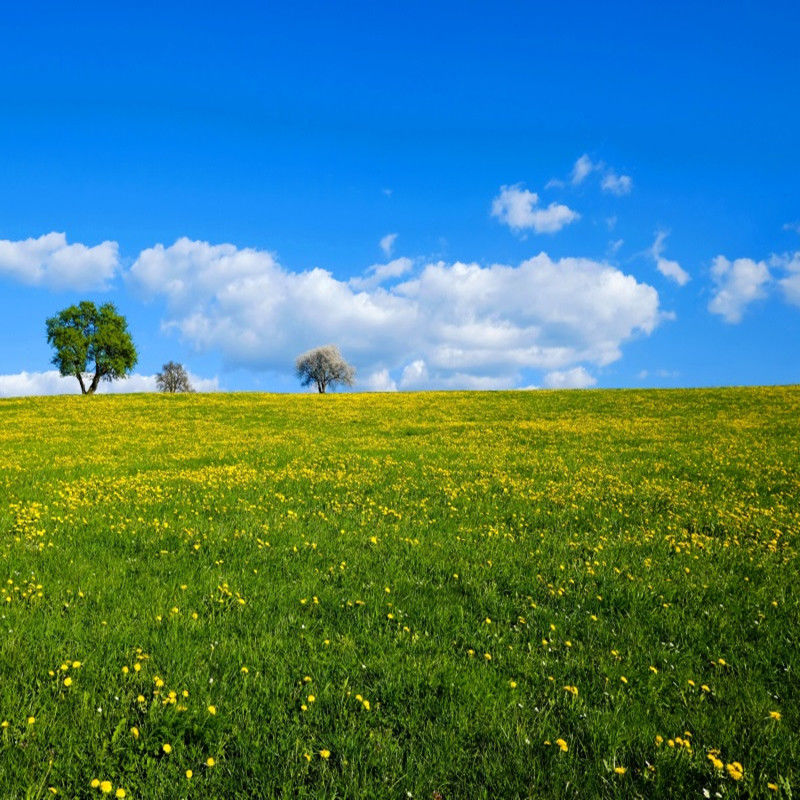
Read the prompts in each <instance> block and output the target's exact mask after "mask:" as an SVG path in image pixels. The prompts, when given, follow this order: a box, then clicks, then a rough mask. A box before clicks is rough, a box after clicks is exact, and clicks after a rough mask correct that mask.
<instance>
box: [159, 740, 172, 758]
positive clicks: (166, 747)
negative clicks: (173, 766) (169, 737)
mask: <svg viewBox="0 0 800 800" xmlns="http://www.w3.org/2000/svg"><path fill="white" fill-rule="evenodd" d="M161 749H162V750H163V751H164V752H165V753H166V754H167V755H169V754H170V753H171V752H172V745H171V744H170V743H169V742H165V743H164V744H162V745H161Z"/></svg>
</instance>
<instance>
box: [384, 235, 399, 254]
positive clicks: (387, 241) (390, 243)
mask: <svg viewBox="0 0 800 800" xmlns="http://www.w3.org/2000/svg"><path fill="white" fill-rule="evenodd" d="M396 240H397V234H396V233H387V234H386V236H384V237H383V238H382V239H381V241H380V245H381V250H383V252H384V254H385V255H386V258H389V257H390V256H391V255H392V250H393V249H394V243H395V241H396Z"/></svg>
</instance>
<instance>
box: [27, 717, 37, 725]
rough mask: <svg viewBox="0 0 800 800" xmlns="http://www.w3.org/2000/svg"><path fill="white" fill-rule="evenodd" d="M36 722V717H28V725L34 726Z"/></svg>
mask: <svg viewBox="0 0 800 800" xmlns="http://www.w3.org/2000/svg"><path fill="white" fill-rule="evenodd" d="M34 722H36V717H28V725H33V723H34Z"/></svg>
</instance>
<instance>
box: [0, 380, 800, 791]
mask: <svg viewBox="0 0 800 800" xmlns="http://www.w3.org/2000/svg"><path fill="white" fill-rule="evenodd" d="M798 453H800V389H799V388H797V387H788V388H770V389H724V390H702V391H700V390H698V391H669V392H655V391H624V392H623V391H620V392H608V391H592V392H517V393H513V392H509V393H451V394H445V393H430V394H412V395H394V396H392V395H340V396H321V397H320V396H313V395H303V396H283V397H281V396H269V395H207V396H202V395H195V396H175V397H163V396H145V395H141V396H128V397H122V396H116V397H92V398H83V397H68V398H40V399H23V400H7V401H2V402H0V495H2V504H0V581H2V583H3V591H2V592H0V606H2V607H1V608H0V625H2V631H3V636H2V638H0V678H2V680H0V720H5V722H7V723H8V724H7V726H5V727H3V728H2V730H0V797H2V798H17V797H20V798H22V797H26V798H27V797H30V798H36V797H48V796H51V787H52V790H53V791H54V792H57V796H59V797H68V798H73V797H74V798H86V797H101V796H103V794H102V790H101V789H100V788H93V787H92V785H91V783H92V780H93V779H96V780H97V781H105V780H107V781H110V783H111V786H112V788H113V791H112V792H111V795H110V796H112V797H113V796H114V792H115V791H116V790H117V788H119V787H122V788H124V790H125V792H126V795H127V797H135V798H183V797H197V798H210V797H215V798H223V797H225V798H229V797H230V798H234V797H239V798H249V797H292V798H294V797H314V798H334V797H336V798H395V797H396V798H407V797H409V796H411V797H413V798H426V799H427V800H431V798H434V797H437V796H441V797H443V798H445V800H451V799H452V798H470V799H473V798H516V797H531V798H542V797H547V798H550V797H553V798H573V797H574V798H587V797H604V798H606V797H607V798H612V797H619V798H629V797H643V798H675V797H698V796H703V792H704V791H707V792H708V793H709V794H708V796H710V797H724V798H727V797H762V796H764V797H767V796H768V797H791V794H792V788H794V789H795V790H796V789H797V786H798V780H800V766H799V765H800V734H798V733H797V731H798V730H800V686H799V685H798V674H800V622H799V621H800V596H799V588H798V587H800V580H799V579H800V570H799V569H798V555H797V546H798V534H799V532H800V458H798ZM487 656H491V658H488V657H487ZM74 661H79V662H81V666H79V667H74V666H72V662H74ZM136 664H138V665H140V669H139V671H137V670H136V669H135V667H134V665H136ZM63 666H66V667H68V668H67V669H63V668H62V667H63ZM245 670H246V671H245ZM66 677H69V678H70V679H71V685H68V686H66V685H65V683H64V681H65V678H66ZM565 687H575V689H577V695H576V694H575V690H574V689H565ZM184 691H185V692H187V693H188V696H184V694H183V693H184ZM170 692H174V693H175V695H174V702H173V701H172V700H171V698H170V694H169V693H170ZM309 695H313V697H314V701H313V702H312V701H311V699H310V697H309ZM140 696H141V699H139V697H140ZM359 696H360V698H361V699H359ZM364 701H366V703H368V706H369V707H368V708H367V707H366V705H365V702H364ZM209 706H213V707H214V708H215V710H216V713H215V714H212V713H211V712H210V711H209ZM303 706H305V707H306V710H303ZM770 712H779V714H780V718H779V719H776V718H774V717H773V716H770ZM29 717H34V718H35V722H33V723H29V722H28V718H29ZM4 724H5V723H4ZM132 728H135V729H137V730H138V737H137V736H135V735H134V734H133V733H132V731H131V729H132ZM558 740H562V741H563V747H566V751H564V750H563V747H562V746H559V744H558ZM165 743H169V744H170V745H171V747H172V752H171V753H169V754H167V753H165V752H164V750H163V748H162V745H163V744H165ZM321 751H327V752H328V753H329V756H328V758H324V757H323V756H322V755H320V753H321ZM709 756H711V758H709ZM209 758H213V759H214V765H213V766H208V765H207V759H209ZM712 759H718V761H719V762H721V765H722V768H721V769H720V768H717V767H715V764H714V762H713V761H712ZM736 762H738V764H740V765H741V767H742V774H741V775H740V774H739V773H738V772H737V766H735V764H736ZM727 765H732V766H731V767H730V768H728V766H727ZM616 767H619V768H624V770H625V772H624V774H620V773H619V772H615V768H616ZM186 770H192V773H193V774H192V777H191V778H187V777H186ZM737 778H738V779H737ZM769 784H773V785H774V786H776V787H777V788H776V790H772V789H770V788H769Z"/></svg>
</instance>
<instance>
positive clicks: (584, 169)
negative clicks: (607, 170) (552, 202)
mask: <svg viewBox="0 0 800 800" xmlns="http://www.w3.org/2000/svg"><path fill="white" fill-rule="evenodd" d="M602 166H603V164H602V162H600V163H598V164H595V163H594V162H593V161H592V159H591V158H589V156H588V155H586V153H584V154H583V155H582V156H581V157H580V158H579V159H578V160H577V161H576V162H575V164H574V165H573V167H572V174H571V175H570V181H571V182H572V185H573V186H577V185H578V184H580V183H583V182H584V180H586V177H587V176H588V175H589V174H590V173H591V172H594V171H595V170H597V169H601V168H602Z"/></svg>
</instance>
